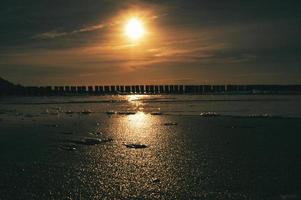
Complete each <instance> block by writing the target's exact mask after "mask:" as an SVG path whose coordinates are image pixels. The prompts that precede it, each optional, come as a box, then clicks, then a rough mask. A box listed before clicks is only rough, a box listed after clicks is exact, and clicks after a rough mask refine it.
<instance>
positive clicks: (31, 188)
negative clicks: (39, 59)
mask: <svg viewBox="0 0 301 200" xmlns="http://www.w3.org/2000/svg"><path fill="white" fill-rule="evenodd" d="M0 103H1V104H0V137H1V139H0V199H1V200H2V199H5V200H6V199H294V200H295V199H300V198H301V145H300V142H301V135H300V134H301V96H300V95H115V96H109V95H108V96H73V97H68V96H65V97H1V99H0Z"/></svg>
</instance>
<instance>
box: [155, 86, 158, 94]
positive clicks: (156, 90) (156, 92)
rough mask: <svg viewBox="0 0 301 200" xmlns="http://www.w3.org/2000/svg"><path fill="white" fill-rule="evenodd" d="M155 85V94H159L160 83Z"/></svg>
mask: <svg viewBox="0 0 301 200" xmlns="http://www.w3.org/2000/svg"><path fill="white" fill-rule="evenodd" d="M154 87H155V89H154V93H155V94H158V93H159V86H158V85H155V86H154Z"/></svg>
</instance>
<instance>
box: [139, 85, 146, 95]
mask: <svg viewBox="0 0 301 200" xmlns="http://www.w3.org/2000/svg"><path fill="white" fill-rule="evenodd" d="M139 87H140V88H139V90H140V93H141V94H144V92H145V90H144V85H140V86H139Z"/></svg>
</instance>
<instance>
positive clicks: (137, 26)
mask: <svg viewBox="0 0 301 200" xmlns="http://www.w3.org/2000/svg"><path fill="white" fill-rule="evenodd" d="M144 33H145V31H144V27H143V23H142V21H140V20H139V19H137V18H131V19H130V20H129V21H128V22H127V24H126V26H125V34H126V35H127V36H128V37H129V38H130V39H132V40H138V39H140V38H141V37H142V36H143V35H144Z"/></svg>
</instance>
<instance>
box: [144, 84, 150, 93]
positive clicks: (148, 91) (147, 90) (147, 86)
mask: <svg viewBox="0 0 301 200" xmlns="http://www.w3.org/2000/svg"><path fill="white" fill-rule="evenodd" d="M145 90H146V93H147V94H149V93H150V85H146V86H145Z"/></svg>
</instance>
